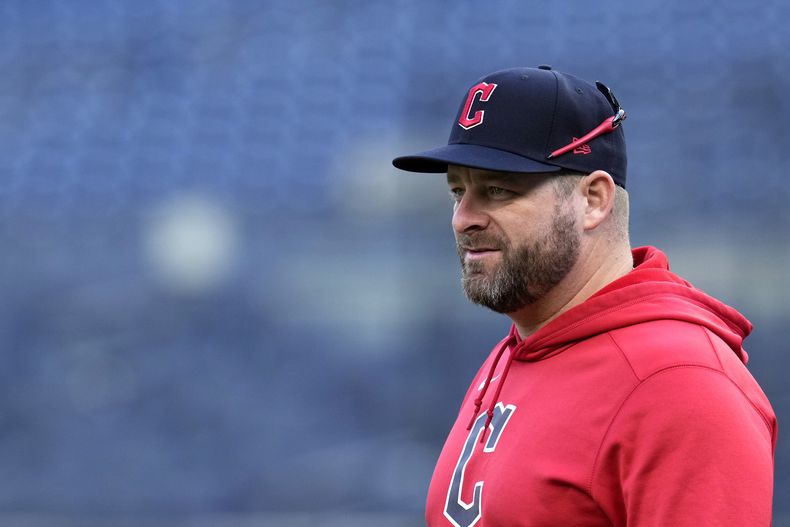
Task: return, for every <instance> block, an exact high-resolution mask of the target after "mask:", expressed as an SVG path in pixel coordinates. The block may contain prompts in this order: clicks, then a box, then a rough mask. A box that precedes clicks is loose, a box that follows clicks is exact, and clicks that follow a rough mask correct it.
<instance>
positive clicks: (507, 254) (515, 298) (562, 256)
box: [456, 206, 581, 313]
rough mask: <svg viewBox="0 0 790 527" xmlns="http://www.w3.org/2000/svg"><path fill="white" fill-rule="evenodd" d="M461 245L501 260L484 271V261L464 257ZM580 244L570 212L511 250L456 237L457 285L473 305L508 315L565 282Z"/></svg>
mask: <svg viewBox="0 0 790 527" xmlns="http://www.w3.org/2000/svg"><path fill="white" fill-rule="evenodd" d="M461 245H466V246H473V247H475V246H476V247H488V248H492V249H498V250H499V251H501V262H500V263H499V264H498V266H497V267H496V269H494V270H493V272H490V273H486V271H485V265H484V262H479V261H469V262H467V261H466V260H465V258H464V254H465V252H466V251H465V250H464V249H463V248H462V247H461ZM580 245H581V240H580V236H579V234H578V232H577V230H576V218H575V217H574V216H573V213H572V212H571V211H567V212H563V210H562V209H561V208H560V207H559V206H558V207H556V208H555V211H554V219H553V221H552V225H551V229H550V230H549V231H548V232H547V233H544V234H543V235H542V236H541V237H539V238H538V239H536V240H534V241H529V242H525V243H523V244H521V245H519V246H515V247H514V246H513V245H512V244H511V243H510V242H508V241H507V240H504V239H500V238H497V237H493V236H490V235H485V234H478V235H474V234H472V235H467V234H459V235H458V236H457V237H456V246H457V250H458V255H459V257H460V258H461V271H462V279H461V283H462V285H463V288H464V293H465V294H466V297H467V298H468V299H469V300H470V301H471V302H473V303H475V304H479V305H481V306H484V307H487V308H488V309H491V310H492V311H496V312H497V313H512V312H514V311H518V310H519V309H521V308H523V307H526V306H528V305H530V304H534V303H535V302H537V301H538V300H540V299H541V298H543V297H544V296H545V295H546V294H547V293H548V292H549V291H551V290H552V289H553V288H554V287H555V286H556V285H557V284H559V283H560V282H561V281H562V279H563V278H565V277H566V276H567V275H568V273H569V272H570V270H571V269H572V268H573V266H574V265H575V264H576V261H577V260H578V259H579V252H580Z"/></svg>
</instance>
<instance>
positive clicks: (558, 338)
mask: <svg viewBox="0 0 790 527" xmlns="http://www.w3.org/2000/svg"><path fill="white" fill-rule="evenodd" d="M632 254H633V259H634V269H633V270H632V271H631V272H630V273H628V274H627V275H625V276H623V277H621V278H619V279H617V280H615V281H614V282H612V283H610V284H608V285H607V286H605V287H604V288H603V289H601V290H599V291H598V292H597V293H595V294H594V295H592V296H591V297H590V298H588V299H587V300H585V301H584V302H582V303H581V304H579V305H578V306H575V307H573V308H571V309H569V310H568V311H566V312H565V313H563V314H561V315H560V316H558V317H557V318H555V319H554V320H552V321H551V322H549V323H548V324H546V325H545V326H543V327H542V328H540V329H539V330H538V331H536V332H535V333H534V334H532V335H530V336H529V337H527V338H526V339H521V337H520V336H519V335H518V332H517V331H516V327H515V325H513V326H511V328H510V334H509V335H508V336H507V337H506V338H505V339H504V340H502V341H501V342H500V343H499V344H498V346H497V353H496V356H495V359H494V361H493V362H492V364H491V367H490V369H489V372H488V376H487V378H486V380H485V382H484V385H483V388H482V390H481V391H480V392H479V394H478V396H477V398H476V399H475V409H474V415H473V416H472V420H471V421H470V422H469V427H468V429H471V426H472V423H473V422H474V419H475V418H476V416H477V413H478V412H479V411H480V407H481V405H482V401H483V397H484V395H485V393H486V391H487V390H488V386H489V385H490V384H491V379H492V376H493V374H494V370H495V369H496V365H497V363H498V362H499V360H500V359H501V358H502V356H503V354H504V353H505V352H507V354H508V357H507V359H506V360H507V362H506V365H505V369H504V371H503V373H502V379H501V380H500V382H499V386H498V387H497V393H496V395H495V397H494V399H493V402H492V403H491V404H492V408H489V410H488V419H489V421H487V422H486V426H485V428H484V430H485V429H487V427H488V424H489V422H490V420H491V418H492V416H493V404H494V403H495V402H496V401H497V400H498V397H499V392H500V390H501V389H502V386H504V384H505V378H506V377H507V373H508V371H509V369H510V365H511V363H512V361H514V360H518V361H526V362H535V361H539V360H544V359H547V358H549V357H552V356H554V355H557V354H559V353H562V352H563V351H564V350H566V349H568V348H570V347H571V346H573V345H574V344H575V343H577V342H579V341H581V340H584V339H587V338H590V337H593V336H595V335H598V334H601V333H605V332H607V331H612V330H615V329H619V328H623V327H627V326H632V325H634V324H641V323H643V322H650V321H653V320H680V321H683V322H690V323H693V324H698V325H700V326H703V327H705V328H707V329H709V330H710V331H712V332H713V333H715V334H716V335H717V336H718V337H720V338H721V339H722V340H723V341H724V342H726V343H727V345H728V346H729V347H730V349H732V351H733V353H735V354H736V355H737V356H738V358H740V360H741V361H742V362H743V363H744V364H746V362H747V360H748V355H747V354H746V351H744V349H743V347H742V344H743V339H745V338H746V336H747V335H749V333H751V331H752V325H751V323H750V322H749V321H748V320H746V318H745V317H744V316H743V315H741V314H740V313H738V312H737V311H736V310H735V309H733V308H731V307H730V306H727V305H725V304H723V303H722V302H719V301H718V300H716V299H715V298H712V297H710V296H708V295H706V294H705V293H703V292H702V291H700V290H699V289H696V288H695V287H694V286H692V285H691V284H690V283H688V282H686V281H685V280H683V279H682V278H680V277H679V276H677V275H676V274H674V273H672V272H671V271H670V270H669V262H668V260H667V257H666V255H665V254H664V253H663V252H661V251H659V250H658V249H656V248H654V247H639V248H637V249H634V250H633V251H632ZM483 437H485V433H483V434H481V441H482V438H483Z"/></svg>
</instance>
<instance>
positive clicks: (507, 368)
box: [466, 333, 516, 443]
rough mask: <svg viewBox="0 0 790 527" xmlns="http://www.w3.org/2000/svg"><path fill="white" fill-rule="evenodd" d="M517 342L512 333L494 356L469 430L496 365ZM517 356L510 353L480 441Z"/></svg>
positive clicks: (476, 401) (476, 400)
mask: <svg viewBox="0 0 790 527" xmlns="http://www.w3.org/2000/svg"><path fill="white" fill-rule="evenodd" d="M515 342H516V336H515V335H514V334H513V333H511V334H510V335H509V336H508V338H506V339H505V340H504V341H503V342H502V344H501V345H500V347H499V350H498V351H497V354H496V357H494V361H493V362H492V363H491V368H489V370H488V376H487V377H486V380H485V382H484V383H483V387H482V389H481V390H480V393H479V394H478V396H477V397H476V398H475V408H474V412H473V413H472V418H471V419H470V420H469V425H468V426H467V427H466V429H467V430H471V429H472V425H474V424H475V420H476V419H477V415H478V413H479V412H480V407H481V406H482V405H483V398H484V397H485V395H486V392H487V391H488V387H489V386H490V385H491V379H492V378H493V377H494V372H495V371H496V367H497V365H498V364H499V359H501V358H502V354H503V353H504V352H505V350H507V349H508V347H509V346H510V345H511V344H514V343H515ZM515 356H516V354H515V353H513V352H511V353H509V354H508V359H507V364H505V369H504V370H503V371H502V377H501V379H500V380H499V386H497V389H496V393H495V394H494V397H493V399H491V404H490V406H489V407H488V411H487V412H486V415H487V418H486V423H485V425H484V426H483V433H482V434H481V435H480V442H481V443H482V442H483V439H484V438H485V436H486V430H488V427H489V426H490V425H491V421H492V420H493V419H494V408H495V407H496V403H497V400H498V399H499V395H500V393H502V386H504V384H505V379H506V378H507V374H508V372H509V371H510V365H511V364H512V363H513V358H514V357H515Z"/></svg>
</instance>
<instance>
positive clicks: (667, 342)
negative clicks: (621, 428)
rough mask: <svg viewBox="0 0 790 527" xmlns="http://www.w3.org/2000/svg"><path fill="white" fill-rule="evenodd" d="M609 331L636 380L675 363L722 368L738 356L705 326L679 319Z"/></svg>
mask: <svg viewBox="0 0 790 527" xmlns="http://www.w3.org/2000/svg"><path fill="white" fill-rule="evenodd" d="M609 335H610V336H611V338H612V341H613V342H614V343H615V345H616V346H617V347H618V348H619V350H620V351H621V352H622V354H623V357H624V358H625V360H626V361H627V362H628V363H629V365H630V366H631V369H632V370H633V371H634V374H635V375H636V377H637V378H638V379H640V380H644V379H646V378H647V377H649V376H650V375H652V374H654V373H656V372H659V371H661V370H664V369H667V368H672V367H678V366H698V367H704V368H709V369H712V370H716V371H720V372H725V370H726V369H728V368H725V366H724V364H723V363H724V362H730V361H731V360H732V359H735V360H736V361H737V360H738V359H737V357H736V355H735V353H734V352H733V351H732V350H730V349H729V348H726V346H722V345H718V344H723V342H721V339H719V337H717V336H716V335H715V334H714V333H713V332H711V331H710V330H709V329H707V328H705V327H704V326H701V325H699V324H694V323H690V322H685V321H681V320H671V319H666V320H653V321H650V322H644V323H641V324H635V325H632V326H627V327H624V328H619V329H616V330H612V331H610V332H609ZM723 348H726V349H723ZM738 362H740V361H738Z"/></svg>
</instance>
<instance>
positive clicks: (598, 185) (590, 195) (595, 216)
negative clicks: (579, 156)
mask: <svg viewBox="0 0 790 527" xmlns="http://www.w3.org/2000/svg"><path fill="white" fill-rule="evenodd" d="M580 185H581V192H582V196H584V199H585V203H584V221H583V224H582V225H583V226H584V230H592V229H595V228H596V227H598V226H599V225H600V224H601V223H603V221H604V220H605V219H606V218H607V217H608V216H609V215H610V214H611V213H612V207H613V206H614V196H615V190H616V189H615V184H614V180H613V179H612V176H610V175H609V173H608V172H604V171H603V170H596V171H595V172H592V173H591V174H589V175H587V176H585V177H584V178H582V180H581V183H580Z"/></svg>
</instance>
